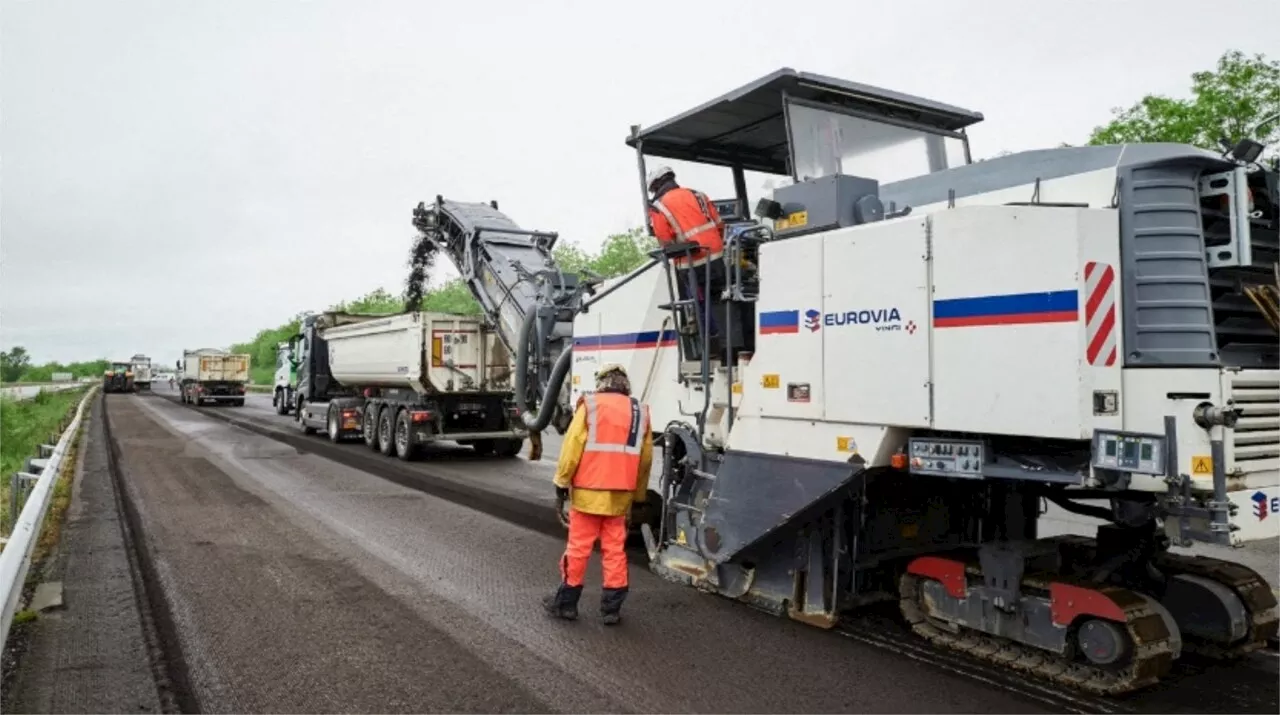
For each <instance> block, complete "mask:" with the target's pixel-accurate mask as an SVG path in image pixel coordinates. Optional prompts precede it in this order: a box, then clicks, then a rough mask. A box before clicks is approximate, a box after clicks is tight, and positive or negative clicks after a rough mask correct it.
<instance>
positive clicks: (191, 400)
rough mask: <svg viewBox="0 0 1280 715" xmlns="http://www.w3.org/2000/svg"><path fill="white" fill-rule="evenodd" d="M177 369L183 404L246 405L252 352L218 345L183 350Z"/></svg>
mask: <svg viewBox="0 0 1280 715" xmlns="http://www.w3.org/2000/svg"><path fill="white" fill-rule="evenodd" d="M177 368H178V379H179V382H180V386H179V389H180V390H181V397H182V401H183V402H184V403H186V404H192V405H197V406H199V405H203V404H205V403H206V402H210V403H213V404H228V405H233V406H235V407H243V406H244V395H245V389H246V386H247V385H248V384H249V355H247V354H244V353H237V354H233V353H229V352H227V351H225V350H219V349H217V348H200V349H198V350H184V351H183V353H182V360H179V361H178V363H177Z"/></svg>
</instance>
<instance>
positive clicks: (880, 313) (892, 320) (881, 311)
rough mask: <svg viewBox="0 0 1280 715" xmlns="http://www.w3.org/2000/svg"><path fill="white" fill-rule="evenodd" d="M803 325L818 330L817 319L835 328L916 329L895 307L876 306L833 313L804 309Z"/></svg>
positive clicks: (884, 331) (912, 331)
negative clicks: (852, 326) (850, 326)
mask: <svg viewBox="0 0 1280 715" xmlns="http://www.w3.org/2000/svg"><path fill="white" fill-rule="evenodd" d="M804 315H805V323H804V324H805V327H806V328H808V329H809V330H810V331H814V332H816V331H817V330H818V327H819V325H818V321H819V318H821V321H822V325H825V326H827V327H828V328H835V327H840V326H846V325H870V326H872V327H873V328H874V329H875V331H876V332H878V333H891V332H898V331H906V332H907V334H909V335H914V334H915V332H916V329H917V326H916V323H915V321H914V320H908V321H906V322H905V323H903V321H902V313H901V312H899V311H898V309H897V308H896V307H891V308H876V309H873V310H847V311H843V312H835V313H819V312H818V311H816V310H807V311H805V314H804Z"/></svg>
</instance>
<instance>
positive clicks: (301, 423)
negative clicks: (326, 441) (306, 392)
mask: <svg viewBox="0 0 1280 715" xmlns="http://www.w3.org/2000/svg"><path fill="white" fill-rule="evenodd" d="M306 412H307V404H306V401H305V400H303V399H302V398H298V428H299V429H301V430H302V433H303V434H315V433H316V428H315V427H311V426H309V425H308V424H307V420H306V418H305V415H306Z"/></svg>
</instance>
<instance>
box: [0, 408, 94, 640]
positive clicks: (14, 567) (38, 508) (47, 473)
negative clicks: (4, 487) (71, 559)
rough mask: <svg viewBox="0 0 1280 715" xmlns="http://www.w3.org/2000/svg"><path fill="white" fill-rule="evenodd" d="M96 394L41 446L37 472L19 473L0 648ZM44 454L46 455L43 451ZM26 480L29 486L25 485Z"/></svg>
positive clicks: (0, 559) (2, 581)
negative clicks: (57, 487) (54, 438)
mask: <svg viewBox="0 0 1280 715" xmlns="http://www.w3.org/2000/svg"><path fill="white" fill-rule="evenodd" d="M96 393H97V386H96V385H95V386H93V387H91V388H89V390H88V391H87V392H86V393H85V395H84V397H83V398H82V399H81V400H80V405H79V407H77V408H76V414H75V417H74V418H72V420H71V424H70V425H68V426H67V428H66V429H65V430H63V431H62V436H61V437H59V438H58V443H57V444H56V445H54V446H53V448H52V449H44V448H42V449H41V457H42V459H38V460H33V463H32V464H31V467H32V469H38V472H39V473H38V474H33V473H26V474H24V475H23V477H22V480H21V481H23V482H24V484H23V487H22V488H23V491H24V494H23V496H24V497H25V500H24V501H25V503H22V511H21V513H19V514H18V517H17V519H15V520H14V523H13V531H12V532H10V534H9V540H8V541H7V542H6V543H5V545H4V550H3V551H0V598H2V599H3V604H4V611H3V612H0V649H3V648H4V645H5V643H6V642H7V641H8V640H9V626H10V625H12V624H13V616H14V614H15V613H17V609H18V601H19V599H21V598H22V590H23V585H24V584H25V583H26V580H27V571H28V569H30V568H31V558H32V556H33V554H34V553H35V548H36V544H37V543H38V542H39V541H40V530H41V528H42V527H43V526H44V518H45V514H46V513H47V512H48V511H49V504H50V502H52V497H53V486H54V484H55V483H56V482H57V481H58V475H59V474H60V473H61V472H62V461H63V459H64V458H65V457H66V454H67V452H68V451H69V450H70V449H71V443H72V440H74V439H75V435H76V432H77V431H78V430H79V429H80V422H81V420H83V418H84V412H85V409H86V407H87V405H88V404H89V400H90V399H91V398H92V397H93V396H94V395H95V394H96ZM46 453H47V456H45V454H46ZM26 482H29V485H28V484H26Z"/></svg>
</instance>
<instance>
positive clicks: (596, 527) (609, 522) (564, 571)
mask: <svg viewBox="0 0 1280 715" xmlns="http://www.w3.org/2000/svg"><path fill="white" fill-rule="evenodd" d="M596 539H600V561H601V565H602V566H604V587H605V588H626V587H627V553H626V550H625V548H626V544H627V517H626V516H625V515H624V516H601V515H599V514H587V513H584V512H580V511H578V510H577V509H570V510H569V544H568V545H567V546H566V547H565V549H564V556H563V557H561V559H560V577H561V578H562V579H564V583H565V585H567V586H581V585H582V578H583V576H585V575H586V573H587V560H588V559H590V558H591V547H593V546H595V543H596Z"/></svg>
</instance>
